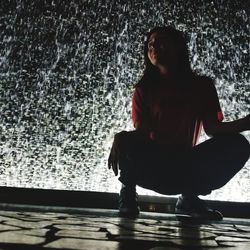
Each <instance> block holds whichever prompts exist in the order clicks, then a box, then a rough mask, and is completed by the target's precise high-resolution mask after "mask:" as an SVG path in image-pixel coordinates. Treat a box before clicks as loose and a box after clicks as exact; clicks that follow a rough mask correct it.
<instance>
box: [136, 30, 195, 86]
mask: <svg viewBox="0 0 250 250" xmlns="http://www.w3.org/2000/svg"><path fill="white" fill-rule="evenodd" d="M153 33H160V34H163V35H164V36H167V37H169V38H170V39H172V40H173V42H174V43H175V44H176V46H177V48H178V58H177V65H176V67H175V68H174V69H173V72H171V73H172V74H173V77H174V79H175V80H176V81H177V82H178V83H182V82H183V81H184V82H186V81H189V80H190V79H191V78H192V77H194V76H195V73H194V72H193V71H192V69H191V66H190V62H189V52H188V46H187V41H186V39H185V37H184V33H183V32H181V31H179V30H176V29H175V28H173V27H171V26H166V27H155V28H153V29H152V30H150V31H149V33H148V34H147V39H146V42H145V44H144V64H145V69H144V72H143V75H142V77H141V79H140V80H139V82H138V83H137V84H136V85H135V86H143V85H150V84H155V82H157V79H159V78H160V74H159V71H158V68H157V67H156V66H154V65H153V64H152V63H151V62H150V60H149V58H148V42H149V38H150V36H151V35H152V34H153Z"/></svg>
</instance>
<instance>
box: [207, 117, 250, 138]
mask: <svg viewBox="0 0 250 250" xmlns="http://www.w3.org/2000/svg"><path fill="white" fill-rule="evenodd" d="M203 127H204V130H205V132H206V134H207V135H208V136H216V135H226V134H234V133H240V132H243V131H247V130H250V114H249V115H247V116H246V117H244V118H241V119H238V120H235V121H231V122H220V121H218V120H217V119H216V118H214V119H213V118H211V117H210V118H205V119H204V120H203Z"/></svg>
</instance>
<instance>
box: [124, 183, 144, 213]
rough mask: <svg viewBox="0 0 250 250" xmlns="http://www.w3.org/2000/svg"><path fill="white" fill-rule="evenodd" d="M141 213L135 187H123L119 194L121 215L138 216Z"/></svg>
mask: <svg viewBox="0 0 250 250" xmlns="http://www.w3.org/2000/svg"><path fill="white" fill-rule="evenodd" d="M139 213H140V208H139V204H138V194H137V193H136V191H135V188H127V187H122V188H121V191H120V196H119V216H121V217H136V216H138V215H139Z"/></svg>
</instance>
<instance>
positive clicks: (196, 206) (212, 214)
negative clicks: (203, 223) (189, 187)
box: [175, 196, 223, 221]
mask: <svg viewBox="0 0 250 250" xmlns="http://www.w3.org/2000/svg"><path fill="white" fill-rule="evenodd" d="M175 213H176V214H177V216H178V215H184V216H185V215H186V216H189V217H191V218H193V219H201V220H216V221H220V220H222V219H223V215H222V214H221V213H220V212H219V211H217V210H214V209H211V208H209V207H207V204H206V203H205V201H203V200H201V199H199V198H198V197H197V196H194V197H185V196H184V197H183V196H179V198H178V200H177V203H176V206H175Z"/></svg>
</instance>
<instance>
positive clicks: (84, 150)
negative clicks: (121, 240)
mask: <svg viewBox="0 0 250 250" xmlns="http://www.w3.org/2000/svg"><path fill="white" fill-rule="evenodd" d="M247 2H248V1H229V0H216V1H202V0H193V1H170V0H164V1H157V0H137V1H132V0H128V1H122V0H116V1H114V0H82V1H76V0H74V1H48V0H43V1H39V0H38V1H22V0H16V1H9V0H6V1H1V4H0V27H1V32H0V186H9V187H28V188H49V189H64V190H86V191H103V192H118V191H119V188H120V183H119V181H118V180H117V178H116V177H115V176H114V175H113V173H112V172H111V171H109V170H108V169H107V158H108V153H109V150H110V147H111V143H112V138H113V136H114V134H115V133H116V132H119V131H121V130H130V129H132V122H131V94H132V91H133V85H134V84H135V83H136V82H137V80H138V79H139V78H140V76H141V73H142V71H143V42H144V39H145V37H144V35H145V33H146V32H147V31H149V29H151V28H152V27H154V26H158V25H172V26H175V27H176V28H178V29H180V30H182V31H184V32H186V33H187V37H188V45H189V49H190V55H191V56H190V60H191V63H192V67H193V69H194V70H195V71H196V72H197V73H200V74H206V75H208V76H211V77H213V78H215V79H216V88H217V90H218V95H219V98H220V101H221V106H222V109H223V112H224V116H225V121H230V120H233V119H237V118H240V117H243V116H245V115H246V114H248V113H250V84H249V78H250V77H249V38H250V25H249V12H248V11H249V6H247ZM244 134H245V135H246V137H247V138H248V139H250V133H249V132H245V133H244ZM204 139H206V138H205V137H204V136H203V140H204ZM249 170H250V162H248V163H247V164H246V166H245V167H244V168H243V169H242V170H241V171H240V172H239V173H238V174H237V175H236V177H235V178H234V179H233V180H231V181H230V182H229V183H228V184H227V185H226V186H225V187H223V188H222V189H220V190H217V191H214V192H213V193H212V194H211V195H210V196H209V197H208V198H210V199H217V200H234V201H245V202H250V171H249ZM138 191H139V194H154V195H155V193H153V192H150V191H148V190H144V189H138Z"/></svg>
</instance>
